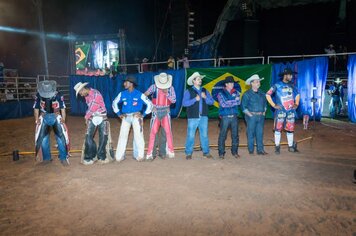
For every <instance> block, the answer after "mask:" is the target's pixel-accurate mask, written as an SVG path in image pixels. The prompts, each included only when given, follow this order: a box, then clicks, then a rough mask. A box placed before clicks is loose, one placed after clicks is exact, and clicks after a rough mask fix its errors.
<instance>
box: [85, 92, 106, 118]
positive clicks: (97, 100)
mask: <svg viewBox="0 0 356 236" xmlns="http://www.w3.org/2000/svg"><path fill="white" fill-rule="evenodd" d="M85 102H86V103H87V105H88V110H87V112H86V114H85V117H84V118H85V119H86V120H88V119H90V118H91V117H92V116H93V115H94V113H100V114H101V115H106V108H105V103H104V99H103V96H102V95H101V94H100V92H99V91H98V90H96V89H92V88H91V89H90V91H89V94H88V96H86V97H85Z"/></svg>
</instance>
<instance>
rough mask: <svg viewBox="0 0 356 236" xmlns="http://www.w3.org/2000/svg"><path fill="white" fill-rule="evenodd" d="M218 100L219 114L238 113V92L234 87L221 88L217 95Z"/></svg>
mask: <svg viewBox="0 0 356 236" xmlns="http://www.w3.org/2000/svg"><path fill="white" fill-rule="evenodd" d="M217 98H218V101H219V115H221V116H225V115H235V114H237V113H238V110H237V109H238V106H239V105H240V92H239V91H237V90H236V89H231V91H228V90H226V89H224V90H222V91H221V92H219V93H218V95H217Z"/></svg>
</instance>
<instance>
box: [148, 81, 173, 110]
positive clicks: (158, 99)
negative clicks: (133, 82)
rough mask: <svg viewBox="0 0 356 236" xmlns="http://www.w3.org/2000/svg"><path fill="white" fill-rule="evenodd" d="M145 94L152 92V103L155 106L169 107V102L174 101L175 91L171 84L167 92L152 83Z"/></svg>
mask: <svg viewBox="0 0 356 236" xmlns="http://www.w3.org/2000/svg"><path fill="white" fill-rule="evenodd" d="M145 94H148V95H151V94H152V103H153V105H154V106H155V107H157V108H164V107H169V106H170V104H172V103H175V102H176V93H175V91H174V88H173V86H171V87H170V88H168V89H167V93H165V92H163V90H162V89H159V88H157V86H156V85H155V84H152V85H151V86H150V87H149V88H148V89H147V91H146V93H145Z"/></svg>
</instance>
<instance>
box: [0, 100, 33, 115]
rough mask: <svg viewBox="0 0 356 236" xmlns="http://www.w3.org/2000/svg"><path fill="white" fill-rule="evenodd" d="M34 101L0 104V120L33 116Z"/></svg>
mask: <svg viewBox="0 0 356 236" xmlns="http://www.w3.org/2000/svg"><path fill="white" fill-rule="evenodd" d="M33 103H34V100H32V99H29V100H20V101H6V102H1V103H0V120H7V119H16V118H22V117H26V116H33V108H32V107H33Z"/></svg>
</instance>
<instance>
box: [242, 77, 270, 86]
mask: <svg viewBox="0 0 356 236" xmlns="http://www.w3.org/2000/svg"><path fill="white" fill-rule="evenodd" d="M264 79H265V78H260V77H259V76H258V75H256V74H254V75H252V76H251V77H250V78H248V79H247V80H246V81H245V84H247V85H251V82H252V81H254V80H259V81H261V80H264Z"/></svg>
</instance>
